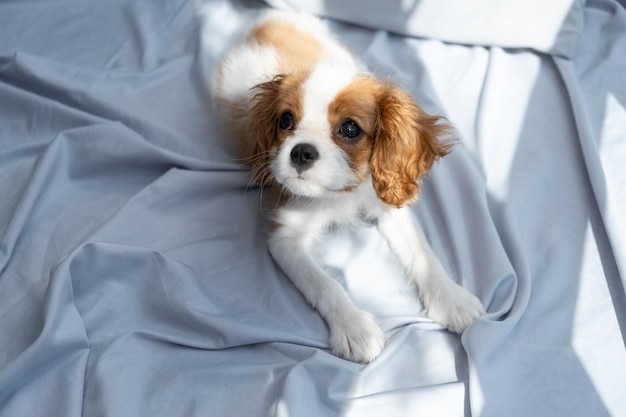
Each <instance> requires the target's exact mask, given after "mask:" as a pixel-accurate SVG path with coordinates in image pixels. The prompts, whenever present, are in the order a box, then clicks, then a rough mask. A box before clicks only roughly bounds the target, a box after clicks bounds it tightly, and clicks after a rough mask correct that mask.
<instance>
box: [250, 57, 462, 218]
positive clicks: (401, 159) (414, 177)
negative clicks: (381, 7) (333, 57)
mask: <svg viewBox="0 0 626 417" xmlns="http://www.w3.org/2000/svg"><path fill="white" fill-rule="evenodd" d="M249 117H251V120H252V122H253V123H252V126H253V132H251V134H252V135H255V139H256V151H255V155H254V157H253V161H252V165H253V170H254V171H253V175H254V178H255V180H256V181H257V182H259V183H269V182H272V181H275V182H277V183H278V184H280V185H281V186H282V187H283V188H284V189H285V190H286V191H288V192H289V193H291V194H293V195H297V196H306V197H313V198H316V197H323V196H325V195H328V194H330V193H336V192H342V191H349V190H351V189H353V188H354V187H356V186H358V185H360V184H361V183H362V182H363V181H366V180H369V179H370V177H371V181H372V184H373V186H374V190H375V191H376V194H377V195H378V197H379V198H380V199H381V200H382V201H383V202H385V203H386V204H388V205H390V206H394V207H400V206H403V205H405V204H407V203H408V202H410V201H411V200H413V199H415V198H416V197H417V194H418V191H419V183H418V179H419V177H420V176H421V175H423V174H425V173H426V172H427V171H428V170H429V169H430V168H431V166H432V164H433V162H434V161H435V160H436V159H438V158H439V157H441V156H443V155H445V154H447V153H448V152H449V150H450V148H451V146H452V145H451V144H450V142H441V141H439V140H438V139H437V138H438V137H439V136H441V135H442V134H443V133H445V131H446V129H447V125H445V124H441V123H439V119H440V118H439V117H435V116H430V115H428V114H426V113H425V112H424V111H423V110H422V109H421V108H419V107H418V106H417V105H416V104H415V102H414V101H413V100H412V98H411V97H410V96H409V95H408V94H407V93H405V92H403V91H401V90H399V89H397V88H395V87H392V86H389V85H388V84H386V83H384V82H381V81H380V80H378V79H376V78H374V77H371V76H369V75H363V74H359V73H358V72H357V71H356V70H355V69H353V68H346V67H337V66H333V65H318V66H316V67H314V69H312V70H310V71H308V70H302V71H297V72H293V73H290V74H286V75H280V76H277V77H275V78H274V79H273V80H272V81H269V82H266V83H263V84H260V85H258V86H256V87H255V96H254V106H253V109H252V114H251V115H250V116H249Z"/></svg>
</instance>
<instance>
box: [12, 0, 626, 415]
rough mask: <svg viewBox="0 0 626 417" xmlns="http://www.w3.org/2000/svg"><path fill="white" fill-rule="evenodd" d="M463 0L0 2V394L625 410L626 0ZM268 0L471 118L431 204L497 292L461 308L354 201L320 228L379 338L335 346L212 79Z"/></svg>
mask: <svg viewBox="0 0 626 417" xmlns="http://www.w3.org/2000/svg"><path fill="white" fill-rule="evenodd" d="M370 3H371V2H370ZM422 3H424V4H422ZM443 3H445V6H446V7H443V6H442V7H441V8H437V6H434V5H433V4H432V3H430V2H406V1H403V2H391V3H390V4H391V6H390V7H388V8H386V9H384V10H383V11H380V10H373V11H370V12H367V9H366V8H365V7H361V6H359V4H360V3H359V2H356V1H347V2H343V3H341V6H337V5H336V4H335V5H332V4H331V2H319V1H318V2H304V1H286V0H283V1H269V2H268V3H267V4H264V3H257V2H254V1H252V0H246V1H242V2H233V1H226V0H206V1H201V0H195V1H192V0H176V1H165V0H158V1H145V0H140V1H130V0H112V1H107V2H96V1H84V2H77V1H73V0H56V1H52V0H49V1H38V2H20V1H4V2H2V3H0V187H1V191H2V194H1V197H0V416H2V417H9V416H11V417H14V416H35V415H50V416H68V417H71V416H116V417H120V416H143V415H145V416H158V415H162V416H179V415H181V416H182V415H184V416H250V417H253V416H298V417H307V416H337V415H341V416H359V417H360V416H411V415H440V416H531V415H532V416H546V417H547V416H556V415H567V416H581V417H582V416H604V415H606V416H609V415H610V416H623V415H626V395H624V386H626V349H625V340H626V338H625V332H626V293H625V291H624V287H625V278H624V277H625V272H626V220H625V217H624V213H626V193H625V190H626V170H625V169H624V166H625V165H624V161H626V59H625V57H626V11H625V9H624V6H623V4H620V3H618V2H614V1H610V0H589V1H587V2H584V3H583V2H580V1H571V2H570V1H560V2H555V4H554V5H553V7H552V8H551V9H549V10H546V11H545V12H544V11H542V10H540V9H539V8H540V7H542V6H541V5H539V4H538V2H528V3H525V4H526V5H527V8H530V10H527V11H526V13H523V14H522V15H520V19H522V20H521V22H523V24H521V23H518V24H516V25H513V24H502V22H506V21H508V20H507V19H511V16H515V15H516V13H517V12H516V10H520V6H519V4H521V3H519V2H510V3H511V5H510V6H505V5H501V4H499V3H498V2H491V1H481V2H477V3H476V4H477V6H476V9H473V10H467V6H460V5H458V4H454V3H452V2H451V1H446V2H443ZM443 3H442V5H443ZM507 4H508V3H507ZM350 6H352V8H351V7H350ZM265 7H282V8H297V9H301V10H306V11H309V12H314V13H317V14H319V15H321V16H323V17H325V18H326V19H327V21H328V24H329V25H330V27H331V29H332V30H333V31H334V32H335V33H336V34H337V36H339V37H340V38H341V39H342V40H343V41H344V42H346V43H347V44H348V45H349V46H350V47H351V48H352V50H353V51H354V53H355V54H357V55H358V56H360V57H361V58H362V59H363V60H364V61H365V62H366V63H367V65H368V66H369V68H370V69H371V70H372V71H374V72H376V73H378V74H381V75H383V76H386V77H389V78H390V79H391V80H393V81H394V82H396V83H398V84H400V85H402V86H403V87H404V88H406V89H407V90H408V91H410V92H411V93H412V94H413V95H414V97H415V98H416V100H417V101H418V102H419V103H420V104H421V105H422V106H423V107H424V108H425V109H426V110H428V111H430V112H433V113H438V114H442V115H444V116H446V117H447V118H448V119H449V120H450V121H451V122H452V123H453V124H454V125H455V126H456V129H457V133H458V137H459V143H458V145H457V146H456V147H455V150H454V151H453V152H452V154H450V155H449V156H447V157H446V158H444V159H443V160H441V161H440V162H439V163H438V164H437V166H436V167H435V169H434V170H433V171H432V173H431V174H430V175H429V176H428V177H427V178H425V179H424V180H423V182H422V194H421V197H420V200H419V201H418V202H417V203H416V204H415V205H414V206H413V207H412V210H413V214H414V215H415V216H416V217H417V218H418V219H419V220H420V222H421V223H422V225H423V227H424V229H425V233H426V234H427V237H428V240H429V242H430V243H431V245H432V247H433V249H434V251H435V252H436V253H437V255H438V256H439V257H440V259H441V260H442V262H443V264H444V265H445V267H446V268H447V270H448V271H449V272H450V274H451V275H452V276H453V277H454V279H456V280H457V281H458V282H460V283H461V284H462V285H463V286H465V287H466V288H468V289H469V290H470V291H471V292H472V293H474V294H476V295H477V296H478V297H479V298H480V299H481V301H482V302H483V304H484V305H485V307H486V309H487V311H488V313H487V315H485V316H484V317H482V318H481V319H480V320H479V321H478V322H476V323H475V324H474V325H473V326H472V327H470V328H469V329H468V330H467V331H466V332H465V333H464V334H463V335H462V336H457V335H454V334H451V333H449V332H447V331H445V330H444V329H442V328H441V327H439V326H438V325H436V324H435V323H433V322H431V321H430V320H429V319H427V318H426V317H425V316H424V315H423V312H422V311H421V306H420V305H419V301H418V299H417V297H416V295H415V294H414V293H413V292H412V290H411V288H408V286H407V285H406V284H405V282H404V279H403V277H402V273H401V271H400V268H399V266H398V265H397V263H396V261H395V259H394V258H393V256H391V254H390V252H389V248H388V247H387V246H386V243H385V242H384V240H383V239H382V237H380V236H379V235H378V234H377V233H376V231H375V229H374V228H372V227H359V228H357V227H354V228H349V229H347V230H341V231H331V232H329V234H328V236H327V238H326V241H325V244H324V245H323V247H322V249H321V250H320V252H319V253H318V254H317V256H318V257H319V259H320V261H321V262H322V263H323V264H324V267H325V268H326V269H327V270H328V271H330V272H331V273H332V274H333V275H334V276H335V277H336V278H337V279H338V280H339V281H340V282H341V283H342V284H343V285H344V286H345V287H346V288H347V290H348V291H349V292H350V294H351V295H352V297H353V298H354V299H355V300H356V302H357V304H359V305H360V306H361V307H363V308H364V309H367V310H368V311H371V312H373V313H374V314H375V316H376V319H377V321H378V322H379V323H380V325H381V327H382V328H383V329H384V330H385V333H386V337H387V344H386V347H385V349H384V351H383V353H382V354H381V356H380V357H379V358H377V359H376V360H375V361H374V362H372V363H371V364H369V365H359V364H355V363H351V362H347V361H344V360H342V359H339V358H337V357H334V356H332V355H330V353H329V352H328V344H327V340H328V333H327V329H326V327H325V324H324V322H323V321H322V319H321V318H320V317H319V315H318V314H317V313H316V312H315V311H313V310H312V309H311V308H310V307H309V305H308V304H307V303H306V301H305V300H304V299H303V297H302V296H301V295H300V294H299V292H298V291H297V290H296V289H295V288H294V287H293V286H292V285H291V284H290V281H289V280H288V279H287V278H286V277H285V275H284V274H283V273H282V272H281V271H280V269H279V268H278V267H277V265H276V264H275V263H274V262H273V260H272V258H271V257H270V255H269V254H268V252H267V243H266V237H267V230H268V222H267V218H266V216H265V215H264V213H263V212H262V210H261V203H260V201H261V199H262V198H263V190H262V189H260V188H259V187H258V186H255V185H254V184H251V183H250V179H249V176H248V174H247V172H246V168H245V166H244V165H243V164H242V161H239V160H237V158H236V156H235V154H234V153H233V150H232V147H231V146H230V143H229V140H228V137H227V136H226V135H225V133H224V132H223V131H222V129H221V126H220V123H219V120H217V118H216V116H215V114H214V108H213V105H212V103H211V99H210V87H209V86H210V79H211V74H212V71H213V70H214V68H215V65H216V63H217V60H218V59H219V57H220V55H221V54H222V53H223V52H224V51H225V50H226V49H227V48H228V46H229V45H230V44H231V43H232V41H233V40H234V39H236V37H237V34H238V31H239V29H240V28H242V27H243V25H245V24H246V22H248V21H249V20H250V18H251V17H252V16H253V15H254V13H256V12H257V11H258V10H259V9H262V8H265ZM516 8H517V9H516ZM351 10H358V13H350V11H351ZM461 12H462V13H463V14H464V15H466V16H467V19H465V20H464V19H459V13H461ZM468 13H469V15H467V14H468ZM537 16H541V18H537ZM470 17H472V18H471V19H470ZM475 19H479V20H478V21H477V20H475ZM480 19H484V20H483V21H481V20H480ZM513 20H515V19H513ZM406 22H413V23H411V24H407V23H406ZM416 22H422V23H420V24H417V23H416ZM423 22H430V23H431V24H430V25H426V24H425V23H423ZM489 22H492V23H493V22H500V23H499V24H495V23H494V24H489ZM422 25H424V26H422ZM520 28H526V29H527V30H526V31H520ZM510 40H514V41H515V42H513V43H511V42H510Z"/></svg>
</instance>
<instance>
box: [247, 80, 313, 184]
mask: <svg viewBox="0 0 626 417" xmlns="http://www.w3.org/2000/svg"><path fill="white" fill-rule="evenodd" d="M307 75H308V74H307V73H304V72H301V73H295V74H290V75H277V76H276V77H274V79H273V80H271V81H268V82H265V83H262V84H259V85H257V86H255V87H254V89H253V90H254V92H255V94H254V98H253V106H252V110H251V114H250V115H248V119H249V120H250V127H249V129H248V132H249V134H250V135H251V139H252V142H253V143H254V144H255V148H254V154H253V156H252V158H251V160H250V163H251V165H252V178H253V179H254V181H256V182H257V183H259V184H270V183H271V182H272V181H273V177H272V173H271V170H270V163H271V160H272V158H273V157H274V156H275V153H276V150H277V148H278V147H279V146H280V144H281V143H282V142H283V141H284V140H285V139H286V138H287V137H288V136H290V135H292V132H290V131H285V130H282V129H279V128H278V122H279V120H280V116H281V115H282V114H283V113H284V112H286V111H289V112H290V113H291V114H292V115H293V117H294V123H295V124H296V125H297V123H298V121H299V120H300V119H301V118H302V102H301V101H300V97H301V89H300V86H301V84H302V81H303V80H304V79H305V78H306V76H307Z"/></svg>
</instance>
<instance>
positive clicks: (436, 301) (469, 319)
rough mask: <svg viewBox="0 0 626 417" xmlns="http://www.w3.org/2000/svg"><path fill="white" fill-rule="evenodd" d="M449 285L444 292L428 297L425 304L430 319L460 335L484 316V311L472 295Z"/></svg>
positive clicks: (453, 285) (460, 288) (458, 287)
mask: <svg viewBox="0 0 626 417" xmlns="http://www.w3.org/2000/svg"><path fill="white" fill-rule="evenodd" d="M450 284H451V285H449V286H447V288H446V289H445V290H444V291H440V292H439V293H438V294H437V295H431V296H430V297H428V301H427V302H426V303H425V304H427V306H426V309H427V311H428V315H429V316H430V318H431V319H433V320H434V321H436V322H437V323H439V324H441V325H442V326H444V327H446V328H447V329H448V330H450V331H451V332H454V333H458V334H460V333H463V331H465V329H467V328H468V327H469V326H470V325H471V324H472V323H474V321H475V320H476V319H477V318H479V317H480V316H481V315H483V314H485V309H484V307H483V305H482V303H481V302H480V300H479V299H478V298H476V297H475V296H474V295H473V294H471V293H469V292H468V291H467V290H466V289H464V288H463V287H461V286H459V285H457V284H455V283H453V282H451V283H450Z"/></svg>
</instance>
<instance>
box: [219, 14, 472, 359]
mask: <svg viewBox="0 0 626 417" xmlns="http://www.w3.org/2000/svg"><path fill="white" fill-rule="evenodd" d="M213 92H214V99H215V103H216V106H217V109H218V112H219V115H220V116H221V118H222V119H223V120H224V124H225V127H226V129H227V131H228V132H229V134H230V135H231V136H232V137H233V139H234V140H235V141H236V143H237V145H238V148H239V151H240V152H241V156H242V157H243V158H246V160H247V161H248V162H249V163H250V166H251V171H252V177H253V179H254V181H256V182H257V183H258V184H260V185H267V186H271V188H272V189H273V190H275V191H276V193H275V194H276V195H277V198H275V199H273V201H274V202H273V227H272V232H271V236H270V238H269V250H270V253H271V254H272V256H273V257H274V259H275V260H276V262H277V263H278V264H279V265H280V267H281V268H282V270H283V271H284V272H285V274H286V275H287V276H288V277H289V278H290V279H291V281H292V282H293V283H294V284H295V286H296V287H297V288H298V289H299V290H300V291H301V292H302V294H303V295H304V296H305V298H306V299H307V300H308V302H309V303H311V305H312V306H313V307H314V308H315V309H316V310H317V311H318V312H319V313H320V314H321V316H322V317H323V318H324V320H325V321H326V323H327V325H328V328H329V332H330V349H331V352H332V353H333V354H334V355H336V356H339V357H341V358H345V359H348V360H350V361H354V362H360V363H368V362H370V361H372V360H373V359H374V358H376V356H378V354H380V352H381V351H382V349H383V347H384V343H385V336H384V333H383V331H382V330H381V328H380V327H379V326H378V325H377V324H376V321H375V320H374V318H373V317H372V315H371V314H369V313H366V312H364V311H362V310H360V309H358V308H357V307H356V306H355V305H354V304H353V302H352V301H351V300H350V298H349V297H348V295H347V293H346V291H345V290H344V288H343V287H342V286H341V285H340V284H339V283H338V282H337V281H336V280H334V279H333V278H332V277H331V276H329V275H328V273H327V272H325V271H324V269H322V268H321V267H320V265H319V264H318V263H317V262H316V260H315V258H314V256H313V248H314V247H315V245H316V244H318V242H319V241H320V238H321V237H322V236H323V235H324V234H325V233H326V232H327V231H328V230H329V228H331V227H335V226H341V225H346V224H354V223H358V222H368V223H370V224H371V223H373V224H376V226H377V228H378V230H379V231H380V233H381V234H382V235H383V236H384V237H385V239H386V240H387V241H388V243H389V247H390V249H391V250H392V251H393V252H394V253H395V255H396V256H397V257H398V259H399V261H400V263H401V264H402V266H403V268H404V271H405V273H406V276H407V277H408V279H409V280H410V282H411V283H412V284H414V285H415V286H416V288H417V290H418V294H419V296H420V299H421V301H422V303H423V305H424V308H425V309H426V311H427V313H428V315H429V316H430V318H431V319H433V320H434V321H435V322H437V323H440V324H441V325H443V326H445V327H446V328H448V329H449V330H450V331H452V332H455V333H461V332H463V331H464V330H465V329H466V328H467V327H468V326H470V325H471V324H472V323H473V322H474V320H476V319H477V318H478V317H479V316H480V315H481V314H483V313H484V309H483V306H482V305H481V303H480V301H479V300H478V299H477V298H476V297H475V296H473V295H472V294H470V293H469V292H468V291H467V290H465V289H464V288H462V287H461V286H459V285H458V284H457V283H455V282H454V281H453V280H451V279H450V278H449V277H448V274H447V273H446V271H445V270H444V268H443V266H442V265H441V263H440V261H439V260H438V258H437V257H436V255H435V254H434V253H433V251H432V249H431V248H430V246H429V245H428V242H427V241H426V238H425V237H424V234H423V232H422V230H421V228H420V226H419V224H418V223H417V222H416V221H415V219H414V218H413V215H412V213H411V211H410V209H409V208H408V207H407V205H408V204H409V203H411V202H413V201H415V200H416V199H417V196H418V193H419V189H420V184H419V180H420V177H421V176H422V175H424V174H426V173H427V172H428V171H429V170H430V168H431V166H432V165H433V163H434V162H435V161H436V160H437V159H438V158H441V157H442V156H444V155H446V154H447V153H448V152H450V150H451V147H452V143H451V142H450V141H449V140H441V137H442V136H446V134H447V132H448V130H449V129H450V127H449V126H448V125H446V124H445V123H444V122H443V120H442V118H441V117H438V116H432V115H429V114H427V113H425V112H424V111H423V110H422V109H421V108H420V107H419V106H418V105H417V104H416V103H415V101H414V100H413V99H412V98H411V96H410V95H409V94H407V93H406V92H404V91H402V90H400V89H399V88H397V87H395V86H393V85H391V84H390V83H389V82H386V81H383V80H380V79H378V78H376V77H374V76H372V75H371V74H369V73H368V72H367V71H366V69H365V68H364V66H363V64H362V63H361V62H360V61H359V60H357V59H356V58H355V57H354V56H353V55H352V54H351V53H350V52H349V51H348V50H347V49H346V48H345V47H344V46H342V45H341V44H340V43H339V42H338V41H337V40H335V39H334V38H333V37H332V35H331V33H330V31H329V30H328V29H327V28H326V27H325V26H324V24H323V23H322V21H321V20H319V19H317V18H315V17H312V16H308V15H303V14H298V13H293V12H276V11H275V12H269V13H265V14H264V15H262V16H261V17H260V18H257V19H256V20H255V22H254V24H253V25H252V26H251V28H250V29H249V31H248V32H247V35H246V37H245V39H243V40H242V41H241V42H240V43H239V45H238V46H236V47H235V48H233V49H231V50H229V51H228V53H227V54H226V55H225V56H224V58H223V60H222V61H221V64H220V65H219V67H218V70H217V73H216V75H215V78H214V82H213Z"/></svg>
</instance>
